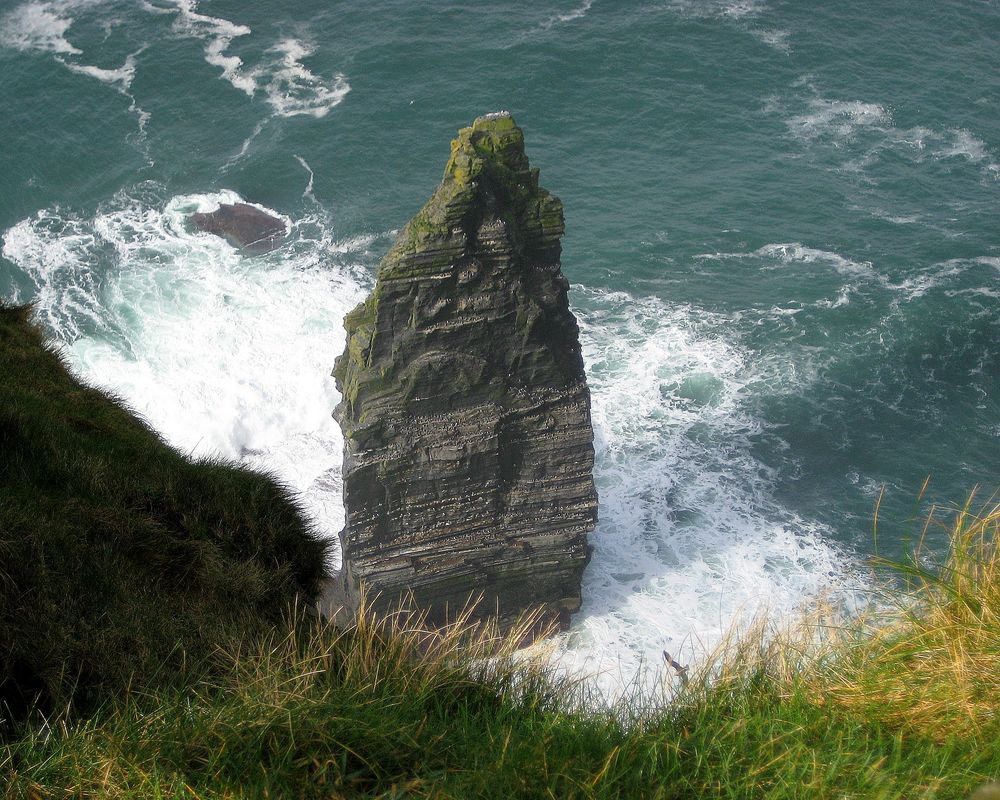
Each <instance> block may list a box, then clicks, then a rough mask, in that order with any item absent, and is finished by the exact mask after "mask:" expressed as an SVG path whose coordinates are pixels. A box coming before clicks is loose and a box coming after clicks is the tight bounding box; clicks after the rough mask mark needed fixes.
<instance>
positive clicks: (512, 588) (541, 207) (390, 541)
mask: <svg viewBox="0 0 1000 800" xmlns="http://www.w3.org/2000/svg"><path fill="white" fill-rule="evenodd" d="M562 234H563V209H562V203H561V202H560V201H559V200H558V198H556V197H554V196H553V195H551V194H549V193H548V192H547V191H545V190H544V189H541V188H539V186H538V170H537V169H532V168H531V167H530V166H529V164H528V158H527V156H526V155H525V152H524V137H523V134H522V132H521V130H520V128H518V127H517V125H516V124H515V122H514V120H513V118H512V117H511V116H510V115H509V114H507V113H499V114H491V115H488V116H485V117H480V118H479V119H477V120H476V121H475V122H473V124H472V126H471V127H468V128H463V129H462V130H460V131H459V133H458V138H457V139H455V140H454V141H453V142H452V145H451V158H450V159H449V161H448V164H447V167H446V168H445V173H444V179H443V180H442V182H441V185H440V186H438V188H437V190H436V191H435V192H434V195H433V196H432V197H431V199H430V200H429V201H428V203H427V204H426V205H425V206H424V207H423V209H422V210H421V211H420V212H419V213H418V214H417V215H416V216H415V217H414V218H413V219H412V220H411V221H410V222H409V224H408V225H407V226H406V227H405V228H404V229H403V230H402V231H401V232H400V234H399V236H398V238H397V240H396V242H395V244H394V245H393V247H392V248H391V250H390V251H389V253H388V254H387V255H386V256H385V258H384V259H383V260H382V263H381V264H380V266H379V269H378V274H377V281H376V285H375V289H374V291H373V292H372V294H371V295H370V296H369V297H368V299H367V300H366V301H365V302H364V303H363V304H361V305H359V306H358V307H357V308H355V309H354V310H353V311H352V312H351V313H350V314H349V315H348V316H347V318H346V319H345V322H344V324H345V327H346V328H347V347H346V349H345V352H344V354H343V355H342V356H341V357H340V358H338V359H337V363H336V366H335V368H334V376H335V377H336V379H337V386H338V388H339V389H340V391H341V392H342V394H343V401H342V402H341V403H340V404H339V405H338V406H337V408H336V410H335V412H334V416H335V417H336V418H337V420H338V421H339V422H340V425H341V427H342V428H343V431H344V436H345V454H344V502H345V506H346V511H347V524H346V527H345V528H344V530H343V532H342V533H341V541H342V545H343V553H344V569H343V572H342V580H343V585H342V590H343V591H344V592H345V595H346V603H347V604H348V605H349V606H350V605H351V604H355V605H356V604H357V602H358V594H359V588H360V586H361V585H362V584H364V585H365V586H366V588H367V591H368V595H369V599H370V600H371V601H372V602H373V604H374V607H375V609H376V610H377V611H380V612H383V613H384V612H386V611H388V610H390V609H392V608H393V607H395V606H397V605H398V604H400V603H401V602H405V601H406V600H407V598H409V599H410V600H412V602H415V603H416V605H417V606H418V607H419V608H421V609H423V610H426V611H427V612H428V614H429V616H430V619H431V621H432V622H436V623H440V622H444V621H446V620H448V619H450V618H452V617H453V616H454V615H455V614H457V612H459V611H460V610H461V609H463V608H464V607H465V606H466V605H467V604H468V603H469V602H470V600H472V601H477V605H476V606H475V611H474V614H473V616H474V617H483V616H486V615H491V616H492V615H497V616H498V617H499V620H500V622H501V625H503V626H508V625H509V624H510V623H511V622H512V621H513V620H514V619H515V618H516V617H517V616H518V615H519V614H520V613H521V612H522V611H525V610H527V609H540V610H541V611H542V614H543V616H545V617H547V618H548V619H555V620H557V621H558V622H560V623H561V624H563V625H565V623H566V622H567V621H568V617H569V614H570V613H571V612H573V611H576V610H577V609H578V608H579V607H580V579H581V575H582V573H583V569H584V567H585V566H586V564H587V561H588V559H589V548H588V545H587V533H588V532H589V531H590V530H591V529H592V528H593V527H594V523H595V520H596V518H597V494H596V491H595V489H594V482H593V474H592V473H593V463H594V448H593V431H592V428H591V421H590V394H589V391H588V389H587V382H586V376H585V375H584V369H583V360H582V358H581V354H580V343H579V336H578V328H577V324H576V320H575V319H574V317H573V314H572V313H571V312H570V310H569V304H568V300H567V289H568V288H569V283H568V281H567V280H566V278H565V277H564V276H563V274H562V272H561V270H560V252H561V248H560V243H559V240H560V237H561V236H562Z"/></svg>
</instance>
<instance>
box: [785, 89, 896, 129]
mask: <svg viewBox="0 0 1000 800" xmlns="http://www.w3.org/2000/svg"><path fill="white" fill-rule="evenodd" d="M891 123H892V115H891V114H890V113H889V112H888V111H887V110H886V109H885V108H884V107H883V106H881V105H879V104H878V103H866V102H863V101H861V100H828V99H825V98H822V97H815V98H813V99H812V100H810V101H809V111H808V112H806V113H805V114H798V115H796V116H793V117H791V118H790V119H789V120H788V123H787V124H788V127H789V128H790V129H791V130H792V132H793V133H794V134H795V135H797V136H800V137H802V138H805V139H815V138H816V137H818V136H835V137H837V138H840V139H845V138H848V137H850V136H853V135H854V134H855V132H856V131H857V130H858V129H859V128H872V127H880V128H885V127H887V126H889V125H890V124H891Z"/></svg>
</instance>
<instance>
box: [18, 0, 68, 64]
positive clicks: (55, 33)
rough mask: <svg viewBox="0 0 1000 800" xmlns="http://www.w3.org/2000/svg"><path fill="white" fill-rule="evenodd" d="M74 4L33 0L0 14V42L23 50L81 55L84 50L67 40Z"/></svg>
mask: <svg viewBox="0 0 1000 800" xmlns="http://www.w3.org/2000/svg"><path fill="white" fill-rule="evenodd" d="M74 5H75V4H73V3H65V2H37V1H36V0H32V2H28V3H23V4H22V5H19V6H17V7H16V8H14V9H13V10H12V11H8V12H7V13H6V14H4V15H3V16H0V44H3V45H4V46H5V47H12V48H14V49H15V50H22V51H31V50H34V51H38V52H43V53H63V54H67V55H69V54H79V53H80V52H81V51H80V50H78V49H77V48H76V47H74V46H73V45H72V44H70V43H69V41H68V40H67V39H66V31H67V30H68V29H69V27H70V26H71V25H72V24H73V17H72V16H70V14H69V12H70V10H71V9H72V7H73V6H74Z"/></svg>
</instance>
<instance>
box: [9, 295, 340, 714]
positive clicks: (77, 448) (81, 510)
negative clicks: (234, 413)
mask: <svg viewBox="0 0 1000 800" xmlns="http://www.w3.org/2000/svg"><path fill="white" fill-rule="evenodd" d="M326 548H327V544H326V543H325V542H323V541H322V540H320V539H319V538H318V537H317V536H316V535H314V533H313V531H312V530H311V529H310V528H309V526H308V525H307V523H306V522H305V521H304V519H303V517H302V515H301V514H300V513H299V511H298V510H297V509H296V507H295V506H294V505H293V503H292V502H290V501H289V499H288V498H287V497H286V495H285V493H284V492H283V491H282V490H281V489H280V487H278V486H276V485H275V484H274V482H273V481H271V480H269V479H268V478H267V477H265V476H263V475H259V474H256V473H253V472H250V471H249V470H246V469H242V468H239V467H235V466H232V465H229V464H224V463H213V462H206V461H201V462H192V461H190V460H189V459H187V458H186V457H185V456H183V455H182V454H180V453H178V452H177V451H176V450H174V449H173V448H171V447H168V446H167V445H166V444H164V443H163V441H162V440H161V439H160V438H159V437H158V436H157V435H156V433H155V432H154V431H152V430H151V429H150V428H149V427H148V426H147V425H146V424H145V423H143V422H142V421H141V420H139V419H137V418H136V417H135V416H133V415H132V414H130V413H129V412H128V411H127V410H126V409H125V408H123V407H122V406H121V405H120V404H119V403H118V402H116V401H115V400H114V399H113V398H110V397H108V396H107V395H106V394H104V393H102V392H100V391H98V390H96V389H93V388H90V387H88V386H86V385H84V384H82V383H80V382H79V381H77V380H76V379H75V378H73V377H72V376H71V375H70V374H69V373H68V372H67V371H66V368H65V367H64V366H63V364H62V363H61V361H60V360H59V358H58V356H57V355H56V354H55V353H53V352H52V351H51V350H49V349H48V348H47V347H46V346H45V344H44V342H43V339H42V336H41V334H40V333H39V331H38V330H37V329H36V328H35V327H34V326H33V325H32V324H31V323H30V321H29V318H28V309H26V308H4V307H2V306H0V727H2V723H3V719H4V717H5V716H7V714H8V712H10V713H13V715H14V716H15V717H16V716H18V714H20V713H23V712H24V711H26V710H27V709H28V708H29V707H30V705H31V704H32V703H33V702H35V701H36V700H38V701H40V703H41V706H42V707H43V708H47V709H50V710H51V709H53V708H59V709H62V708H65V707H66V705H67V704H70V703H72V704H73V705H75V706H77V707H78V708H82V707H86V706H88V705H90V704H91V702H99V701H100V699H101V698H106V697H107V696H108V695H109V694H114V693H116V692H119V691H121V690H123V689H124V688H125V687H127V686H131V687H133V688H136V689H140V690H141V689H143V688H144V687H150V686H155V685H158V684H161V683H171V682H172V681H174V680H176V679H178V678H179V677H180V675H181V673H183V671H184V669H185V665H191V664H192V663H193V662H195V661H197V660H198V659H199V658H204V657H206V656H207V655H208V654H210V653H211V652H212V651H213V650H214V649H215V648H216V647H217V646H218V645H220V644H221V643H222V642H223V641H224V639H225V638H226V637H227V636H228V635H229V634H233V635H235V636H240V637H242V636H246V635H247V634H248V632H251V631H254V630H258V629H259V628H260V627H262V626H263V627H265V628H266V627H267V626H270V625H273V624H275V623H276V622H280V621H281V620H282V619H283V617H284V616H285V614H286V613H287V611H288V608H289V606H290V604H291V602H292V600H293V599H294V598H295V597H296V595H300V596H302V597H304V598H306V599H311V598H312V597H313V596H315V594H316V592H317V590H318V588H319V586H320V584H321V582H322V581H323V579H324V577H325V566H324V554H325V552H326Z"/></svg>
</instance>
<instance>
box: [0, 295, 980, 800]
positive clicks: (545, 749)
mask: <svg viewBox="0 0 1000 800" xmlns="http://www.w3.org/2000/svg"><path fill="white" fill-rule="evenodd" d="M0 353H2V354H3V356H4V358H3V359H2V360H0V445H2V448H3V450H2V452H3V454H4V459H3V461H2V464H0V489H2V490H3V491H2V493H0V663H2V666H3V669H4V672H3V673H0V675H2V676H3V681H4V684H3V685H4V686H5V687H6V689H5V691H7V698H8V702H9V701H10V698H14V699H15V700H18V699H19V700H20V701H21V702H22V704H24V703H26V695H29V694H31V692H33V691H41V696H40V700H41V704H40V705H36V706H35V707H34V708H33V709H29V708H28V707H27V706H26V705H25V707H24V708H22V709H21V712H20V713H19V714H16V715H12V714H10V713H8V718H9V719H8V725H7V727H6V729H3V730H0V797H2V798H11V799H13V798H17V799H20V798H31V799H32V800H35V799H36V798H59V797H78V798H205V799H206V800H207V799H209V798H264V797H271V798H339V797H343V798H362V797H365V798H441V799H443V798H456V799H458V798H463V799H464V798H498V800H499V798H504V800H506V799H507V798H546V797H548V798H619V797H620V798H663V799H664V800H666V799H667V798H676V799H677V800H681V799H682V798H683V799H686V798H733V800H736V798H800V797H801V798H831V800H833V799H834V798H836V799H837V800H840V799H841V798H859V800H860V799H861V798H864V799H866V800H867V799H868V798H886V799H889V798H899V799H900V800H902V799H903V798H906V800H913V799H915V798H939V799H942V800H944V799H946V798H963V799H964V798H968V797H970V794H971V793H972V792H973V790H974V789H975V788H976V787H977V786H979V785H980V784H983V783H985V782H987V781H989V780H991V779H995V778H997V777H998V776H1000V721H998V719H997V715H996V709H997V708H1000V665H998V660H997V656H998V650H1000V556H998V555H997V553H996V547H995V542H996V538H997V536H996V535H997V532H998V528H1000V508H998V507H997V506H995V505H991V504H987V505H986V506H985V507H983V508H982V509H980V510H978V511H977V512H973V506H972V503H971V501H970V503H968V504H967V505H966V506H965V508H964V509H961V510H960V511H959V513H958V514H957V515H955V516H954V517H953V520H954V521H953V522H952V523H951V527H950V535H951V545H952V546H951V550H950V552H949V553H948V555H947V557H946V558H945V559H943V560H941V561H940V563H934V562H932V561H930V560H928V558H927V557H926V555H925V554H922V553H920V552H919V550H918V552H917V553H916V554H914V557H913V559H912V560H911V561H909V562H907V563H905V564H902V565H884V564H883V566H892V567H893V568H894V569H896V570H897V571H899V572H900V574H901V575H902V577H903V580H902V582H897V583H895V584H892V583H890V582H887V583H886V587H887V588H886V592H887V594H886V596H885V598H883V602H882V603H881V605H880V608H882V609H883V610H882V611H880V612H879V613H878V614H872V615H871V616H870V617H865V618H862V619H859V620H850V621H847V622H845V621H843V620H838V619H837V618H836V617H835V616H832V617H831V615H829V614H821V613H819V612H816V613H814V614H812V615H809V616H804V617H803V618H802V619H801V620H799V621H797V624H795V625H794V626H785V627H782V628H780V629H779V628H776V627H775V626H773V625H770V624H768V623H767V621H766V620H765V621H762V622H761V623H760V624H759V625H757V626H756V627H753V628H751V629H750V630H746V631H743V632H742V633H741V634H740V635H739V636H734V637H733V638H732V639H731V640H730V641H729V642H727V644H726V645H725V646H724V647H722V648H721V649H720V650H719V651H718V652H717V653H716V654H715V655H714V656H713V657H712V658H711V659H710V660H709V661H708V662H707V663H706V665H705V666H704V668H702V669H701V671H700V672H699V673H698V674H697V675H694V676H693V677H692V679H691V681H690V682H689V683H688V684H687V685H686V687H684V688H683V689H681V690H680V691H679V692H678V693H676V694H675V695H674V696H673V697H672V699H670V700H669V701H666V702H661V703H660V704H659V705H654V704H652V703H651V702H650V698H641V697H633V698H631V699H627V700H626V701H624V702H623V704H622V705H620V706H619V707H617V708H614V709H606V708H600V707H594V706H592V705H588V704H587V703H586V690H585V686H583V685H580V684H575V683H573V682H572V681H569V680H567V679H565V678H557V677H556V676H554V675H553V674H551V673H550V672H549V671H548V670H547V668H546V666H545V664H544V663H542V662H540V661H538V660H531V659H526V658H525V657H524V656H523V655H517V656H515V644H516V643H517V642H518V641H520V639H521V632H520V631H518V630H515V631H512V632H510V633H509V634H507V635H506V636H503V637H501V636H499V635H497V633H496V631H495V630H491V629H489V628H487V627H482V626H480V627H477V628H475V629H470V628H468V627H464V626H462V625H461V624H457V625H455V626H453V627H451V628H449V629H447V630H434V631H432V630H427V629H426V628H425V626H424V625H423V624H422V622H421V620H420V619H418V618H414V617H407V616H403V615H400V616H398V617H396V618H393V619H390V620H384V621H382V622H378V621H375V619H374V618H373V617H372V616H370V615H368V614H367V613H362V614H361V615H360V616H359V618H358V620H357V623H356V625H355V626H354V627H352V628H351V629H349V630H338V629H336V628H334V627H332V626H330V625H327V624H323V623H321V622H318V621H317V620H315V619H314V618H313V617H312V616H311V615H310V614H308V613H306V612H304V611H303V610H302V609H303V607H304V606H303V605H302V603H301V602H300V601H297V600H296V599H295V598H297V597H299V598H300V597H308V596H309V595H310V593H311V592H312V591H314V589H315V585H316V581H317V580H318V579H319V576H320V574H321V566H318V565H321V560H317V559H318V557H319V556H321V555H322V553H321V552H320V550H321V548H318V545H317V544H316V543H315V541H314V540H313V539H312V538H311V535H310V534H309V531H308V530H307V529H306V528H305V527H304V525H303V523H302V521H301V517H300V516H299V515H298V514H297V512H296V511H295V509H294V506H292V505H291V504H290V503H289V502H288V501H287V500H286V499H285V497H284V496H283V494H282V493H281V491H280V489H278V488H277V487H276V486H275V485H274V484H273V483H271V482H270V481H268V480H266V479H265V478H261V477H260V476H256V475H253V474H252V473H247V472H245V471H242V470H238V469H234V468H232V467H229V466H225V465H218V464H205V463H200V464H193V463H191V462H189V461H188V460H186V459H185V458H183V457H182V456H181V455H179V454H177V453H175V452H174V451H172V450H170V448H167V447H166V446H165V445H163V444H162V443H161V442H159V440H158V439H157V438H156V437H155V435H153V434H152V432H151V431H150V430H149V429H148V428H147V427H145V426H144V425H142V424H141V423H139V422H137V421H136V420H135V419H134V418H133V417H131V416H130V415H128V414H127V412H126V411H124V410H123V409H122V408H121V407H120V406H119V405H117V404H115V403H111V402H109V401H108V400H107V398H105V397H104V396H103V395H101V394H100V393H97V392H94V391H93V390H90V389H87V388H86V387H83V386H81V385H80V384H79V383H77V382H75V381H73V380H72V379H70V378H69V377H68V376H67V375H66V374H65V371H64V370H63V369H62V366H61V365H60V364H59V362H58V359H56V358H55V357H54V356H52V354H51V353H47V352H45V351H44V350H43V349H41V347H40V340H39V339H38V336H37V334H36V333H35V332H33V331H32V330H31V329H30V326H28V325H27V324H26V321H25V312H23V311H10V310H5V311H2V312H0ZM934 519H936V515H933V514H932V517H931V521H930V522H929V524H934V522H933V520H934ZM24 587H28V590H27V591H26V590H25V589H24ZM889 587H894V588H889ZM532 623H533V621H532V620H530V619H528V620H525V621H524V624H525V626H527V627H530V626H531V625H532ZM18 670H20V671H18ZM16 685H17V686H20V693H19V694H18V693H16V692H14V691H13V688H14V687H15V686H16ZM57 699H58V702H56V700H57ZM15 705H16V704H15ZM29 710H30V713H29ZM983 797H984V798H985V797H986V796H985V795H983Z"/></svg>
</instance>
